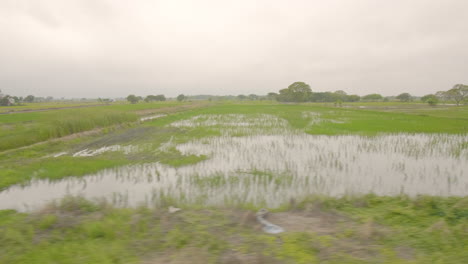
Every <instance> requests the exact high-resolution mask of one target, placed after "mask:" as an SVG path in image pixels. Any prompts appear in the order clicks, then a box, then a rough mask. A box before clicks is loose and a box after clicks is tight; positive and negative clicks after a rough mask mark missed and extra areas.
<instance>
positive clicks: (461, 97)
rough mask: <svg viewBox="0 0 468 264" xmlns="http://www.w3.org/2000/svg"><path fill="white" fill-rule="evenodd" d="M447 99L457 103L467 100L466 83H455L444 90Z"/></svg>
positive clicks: (467, 88) (467, 90)
mask: <svg viewBox="0 0 468 264" xmlns="http://www.w3.org/2000/svg"><path fill="white" fill-rule="evenodd" d="M445 95H446V97H447V98H448V99H449V100H453V101H455V103H456V104H457V105H460V103H462V102H467V101H468V85H464V84H455V85H454V86H453V88H452V89H450V90H448V91H446V92H445Z"/></svg>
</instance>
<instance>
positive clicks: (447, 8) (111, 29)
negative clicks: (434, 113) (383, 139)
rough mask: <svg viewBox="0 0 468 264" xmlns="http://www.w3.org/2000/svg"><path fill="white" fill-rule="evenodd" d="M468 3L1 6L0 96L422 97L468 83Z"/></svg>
mask: <svg viewBox="0 0 468 264" xmlns="http://www.w3.org/2000/svg"><path fill="white" fill-rule="evenodd" d="M467 14H468V1H466V0H392V1H388V0H304V1H295V0H289V1H288V0H284V1H279V0H261V1H254V0H235V1H234V0H231V1H223V0H193V1H192V0H159V1H158V0H133V1H129V0H0V89H1V90H2V91H3V93H7V94H12V95H18V96H25V95H27V94H33V95H36V96H49V95H50V96H54V97H123V96H126V95H128V94H137V95H142V96H145V95H148V94H165V95H166V96H176V95H178V94H180V93H183V94H191V95H194V94H216V95H226V94H233V95H237V94H250V93H255V94H266V93H268V92H272V91H274V92H277V91H278V90H279V89H282V88H285V87H287V86H288V85H289V84H291V83H293V82H295V81H304V82H306V83H308V84H309V85H310V86H311V87H312V90H313V91H315V92H318V91H335V90H344V91H346V92H347V93H348V94H353V93H357V94H360V95H364V94H368V93H374V92H376V93H381V94H383V95H397V94H399V93H402V92H409V93H411V94H413V95H424V94H428V93H433V92H436V91H439V90H447V89H449V88H451V87H452V86H453V85H454V84H456V83H468V15H467Z"/></svg>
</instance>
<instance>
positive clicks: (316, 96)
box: [267, 82, 468, 105]
mask: <svg viewBox="0 0 468 264" xmlns="http://www.w3.org/2000/svg"><path fill="white" fill-rule="evenodd" d="M267 97H269V98H270V99H274V100H277V101H279V102H296V103H300V102H335V103H341V102H358V101H383V102H385V101H389V100H390V99H396V100H398V101H401V102H410V101H413V100H414V99H415V97H414V96H412V95H411V94H409V93H401V94H399V95H397V96H395V97H384V96H382V95H381V94H377V93H371V94H367V95H364V96H359V95H356V94H351V95H348V94H347V93H346V92H344V91H342V90H338V91H335V92H315V93H314V92H312V89H311V88H310V85H308V84H307V83H304V82H294V83H292V84H291V85H289V86H288V88H284V89H281V90H279V92H278V93H274V92H271V93H268V95H267ZM420 100H421V101H423V102H426V103H428V104H429V105H436V104H437V103H438V102H439V101H453V102H455V103H456V104H457V105H460V104H468V85H464V84H456V85H454V86H453V87H452V88H451V89H449V90H447V91H439V92H437V93H435V94H427V95H425V96H422V97H421V98H420Z"/></svg>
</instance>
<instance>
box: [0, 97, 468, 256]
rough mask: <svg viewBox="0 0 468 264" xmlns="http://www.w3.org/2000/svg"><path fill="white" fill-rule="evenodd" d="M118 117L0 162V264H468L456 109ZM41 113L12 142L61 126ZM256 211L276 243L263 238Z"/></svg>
mask: <svg viewBox="0 0 468 264" xmlns="http://www.w3.org/2000/svg"><path fill="white" fill-rule="evenodd" d="M189 106H190V105H189ZM205 106H206V107H205ZM100 107H102V106H100ZM111 107H113V106H112V105H111ZM115 107H116V108H115V109H117V108H119V109H120V110H119V111H124V112H125V111H127V112H128V113H127V114H128V115H126V116H127V117H128V116H131V118H130V119H127V118H124V119H115V122H114V121H110V122H107V121H106V122H103V123H102V125H106V126H107V125H109V124H113V125H112V127H102V129H101V130H100V131H99V132H98V133H95V134H83V135H81V136H79V137H66V138H58V140H53V141H44V142H42V143H41V144H34V145H28V146H24V144H23V143H24V142H23V143H21V144H20V145H17V144H12V143H8V144H7V143H4V146H5V148H7V145H8V146H9V145H11V146H13V145H14V146H22V147H21V148H14V147H8V148H7V150H8V151H6V152H4V153H1V154H0V155H1V156H0V157H1V159H0V166H1V169H2V170H0V190H1V191H0V243H1V244H2V247H0V263H192V262H193V261H198V262H199V263H436V262H437V263H463V261H464V260H465V259H466V252H468V248H466V245H468V243H467V241H466V237H468V235H467V233H466V226H467V221H468V203H466V201H467V200H466V196H467V193H468V174H467V173H466V172H467V171H468V134H467V133H468V129H467V128H468V120H466V118H465V117H464V115H463V114H460V113H464V111H465V110H464V108H460V110H458V108H457V109H455V108H454V109H446V108H447V107H444V108H443V109H442V108H441V110H440V112H437V109H436V110H434V109H433V108H430V109H427V111H425V109H424V108H421V107H420V106H419V105H418V108H417V109H416V110H415V113H411V112H409V111H406V112H405V113H395V112H391V111H393V110H392V109H387V108H386V109H385V110H384V111H380V110H379V109H374V108H373V109H367V108H366V109H352V108H346V107H343V108H338V107H326V106H321V105H309V104H305V105H281V104H276V103H268V102H256V103H239V104H236V103H216V104H212V105H209V106H207V105H204V107H199V108H191V107H188V108H185V107H184V108H180V109H179V110H177V111H175V110H174V105H173V104H168V107H169V109H168V108H165V107H159V106H158V107H155V109H150V105H136V106H132V105H118V106H115ZM95 110H96V109H95ZM135 110H137V111H135ZM57 111H58V110H57ZM60 111H62V110H60ZM67 111H72V110H70V109H68V110H67ZM81 111H83V110H80V111H78V112H81ZM90 111H92V110H90ZM139 111H142V112H139ZM395 111H396V112H398V111H399V110H398V109H397V108H396V110H395ZM106 112H107V111H106ZM107 113H109V112H107ZM457 113H458V114H457ZM34 114H36V113H24V115H25V116H22V115H23V113H18V114H16V115H18V122H19V126H20V128H21V129H20V131H26V130H24V129H25V128H26V127H27V126H31V127H30V128H28V129H31V130H30V131H29V130H28V131H29V132H28V133H32V132H31V131H33V127H34V128H38V127H42V126H43V127H45V126H46V125H49V124H54V122H53V120H51V119H45V120H44V121H40V120H41V118H44V117H45V116H60V114H58V113H51V114H46V113H41V114H40V115H36V116H35V115H34ZM113 114H117V112H113ZM136 115H140V117H139V118H137V117H136ZM28 118H32V119H31V120H30V121H32V122H29V121H28V120H27V119H28ZM93 118H96V120H98V119H99V120H101V119H100V117H99V114H98V111H96V114H95V115H94V117H93ZM71 119H73V120H75V119H76V120H78V121H76V122H75V121H73V122H74V123H76V124H79V123H81V121H79V117H73V118H71ZM0 121H1V120H0ZM4 121H5V122H3V123H2V128H6V127H8V129H10V131H12V130H14V129H15V126H16V124H15V122H13V120H12V116H7V117H5V120H4ZM41 122H42V123H41ZM122 122H123V123H122ZM116 124H117V125H116ZM85 125H86V124H85ZM87 126H88V125H86V127H87ZM99 126H101V123H95V124H90V125H89V128H90V129H95V128H96V127H99ZM73 131H75V128H73V127H72V128H71V130H69V131H68V132H64V134H63V135H67V134H69V133H71V132H73ZM76 131H81V128H79V129H78V128H77V130H76ZM2 133H7V132H6V131H2ZM14 136H15V135H11V136H10V138H14ZM19 136H21V137H22V138H23V136H24V135H19ZM58 136H60V135H58ZM54 137H55V136H54ZM52 138H53V137H52ZM36 139H37V138H36ZM32 143H37V141H32ZM168 208H169V209H168ZM174 208H176V209H180V210H176V211H174V210H172V211H171V209H174ZM261 208H268V209H269V210H270V211H272V213H271V215H270V216H268V217H267V218H266V220H268V221H270V222H271V223H273V224H275V225H278V226H279V227H281V228H282V229H283V230H284V232H282V233H281V234H276V235H271V234H266V233H264V232H263V231H262V229H261V227H260V226H259V224H258V223H257V222H256V220H255V217H254V216H253V215H254V214H255V212H256V211H258V210H259V209H261ZM83 250H84V251H86V252H87V253H86V254H85V255H84V256H83V257H81V258H76V252H82V251H83ZM184 252H186V253H184ZM231 260H232V261H231ZM230 261H231V262H230Z"/></svg>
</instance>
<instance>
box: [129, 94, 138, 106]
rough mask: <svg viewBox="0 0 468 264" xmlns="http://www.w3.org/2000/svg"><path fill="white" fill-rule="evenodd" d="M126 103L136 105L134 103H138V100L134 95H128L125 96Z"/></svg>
mask: <svg viewBox="0 0 468 264" xmlns="http://www.w3.org/2000/svg"><path fill="white" fill-rule="evenodd" d="M127 101H129V102H130V103H132V104H136V103H138V101H140V98H138V97H137V96H136V95H134V94H130V95H129V96H127Z"/></svg>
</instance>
